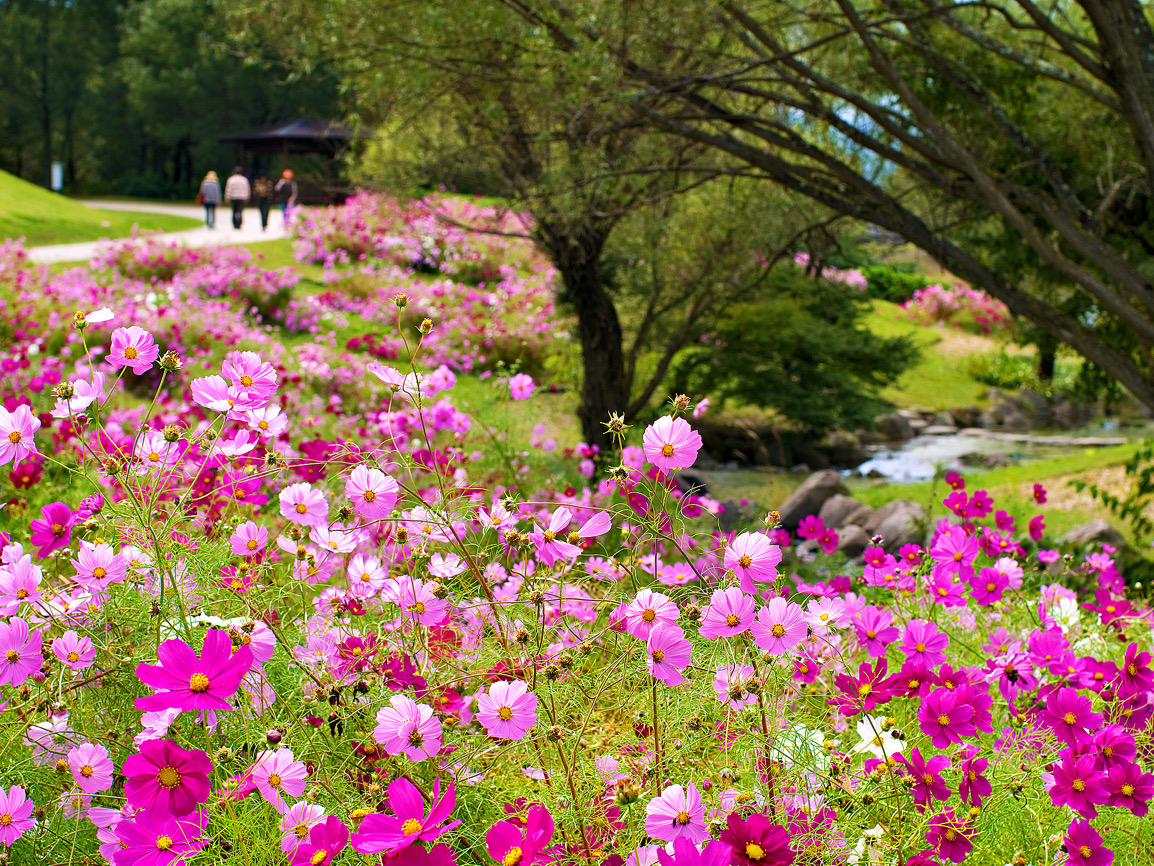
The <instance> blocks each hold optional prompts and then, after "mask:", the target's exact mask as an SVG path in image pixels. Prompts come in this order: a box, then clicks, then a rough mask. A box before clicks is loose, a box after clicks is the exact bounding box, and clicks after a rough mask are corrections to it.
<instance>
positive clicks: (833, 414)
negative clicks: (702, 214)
mask: <svg viewBox="0 0 1154 866" xmlns="http://www.w3.org/2000/svg"><path fill="white" fill-rule="evenodd" d="M869 309H870V307H869V305H868V303H867V302H865V301H864V300H863V299H861V298H860V297H859V296H856V295H854V294H853V293H851V292H847V291H846V290H845V289H844V288H842V287H840V286H832V285H830V284H828V283H826V282H824V281H822V280H814V279H812V278H810V277H806V276H805V275H803V274H802V273H801V272H800V271H799V270H798V269H797V268H795V267H794V266H792V265H785V266H781V267H778V268H775V269H774V270H773V271H772V273H771V274H770V276H769V280H768V281H767V284H766V285H765V287H764V288H763V290H762V292H761V293H760V296H759V297H758V298H757V299H756V300H751V301H748V302H744V303H740V304H735V305H734V306H732V307H731V308H729V309H728V310H726V311H725V313H724V314H723V315H722V316H721V318H720V320H719V321H718V323H717V325H716V327H715V328H714V329H713V330H712V331H711V332H710V333H708V334H703V335H702V336H701V340H700V342H699V343H698V344H697V345H695V346H693V347H692V348H689V349H686V350H685V351H684V352H683V353H682V355H681V356H680V357H679V358H678V359H677V361H676V363H675V365H674V371H673V375H672V380H673V382H674V384H675V387H676V389H677V390H679V391H685V392H686V393H690V394H709V395H710V396H711V397H714V398H717V399H719V400H721V401H722V402H725V401H734V402H738V403H742V404H746V405H753V406H761V407H764V408H769V409H773V410H775V411H777V412H779V413H780V414H781V415H782V416H783V417H784V418H786V419H788V420H789V421H790V423H791V424H792V425H794V426H796V427H798V428H799V429H802V430H808V431H813V432H815V433H817V432H821V431H825V430H829V429H831V428H834V427H841V428H844V429H854V428H858V427H864V426H868V425H869V424H870V423H871V422H872V419H873V418H874V417H875V416H876V415H877V414H878V413H879V412H882V411H885V410H886V409H887V408H889V406H890V404H889V403H887V402H886V400H884V399H883V398H882V397H881V395H880V393H879V392H880V390H881V389H882V388H884V387H885V386H886V385H888V384H891V383H892V382H894V381H895V380H896V379H897V378H898V376H900V375H901V373H902V372H903V371H904V370H905V369H907V368H908V367H909V366H910V365H911V364H913V363H914V361H915V360H916V358H917V349H916V347H915V346H914V343H913V342H912V341H911V340H910V339H908V338H905V337H888V338H887V337H879V336H877V335H875V334H874V333H872V332H871V331H870V330H869V329H868V328H866V327H865V324H864V319H865V317H866V315H867V314H868V312H869Z"/></svg>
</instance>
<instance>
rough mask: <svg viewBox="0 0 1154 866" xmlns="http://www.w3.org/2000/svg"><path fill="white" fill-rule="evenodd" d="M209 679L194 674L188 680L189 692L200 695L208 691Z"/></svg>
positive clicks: (202, 675)
mask: <svg viewBox="0 0 1154 866" xmlns="http://www.w3.org/2000/svg"><path fill="white" fill-rule="evenodd" d="M208 685H209V683H208V677H206V676H205V675H204V674H193V675H192V676H191V677H189V678H188V690H189V691H191V692H196V693H197V694H200V693H201V692H207V691H208Z"/></svg>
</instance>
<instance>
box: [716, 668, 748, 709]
mask: <svg viewBox="0 0 1154 866" xmlns="http://www.w3.org/2000/svg"><path fill="white" fill-rule="evenodd" d="M752 681H753V668H752V667H750V666H749V665H726V666H725V667H720V668H718V669H717V676H715V677H714V678H713V693H714V694H715V695H717V699H718V700H719V701H721V703H723V704H724V705H725V706H727V707H729V708H730V709H732V710H740V709H743V708H745V707H748V706H750V705H752V704H756V703H757V695H755V694H754V693H753V692H751V691H750V690H749V689H748V688H747V686H748V684H749V683H751V682H752Z"/></svg>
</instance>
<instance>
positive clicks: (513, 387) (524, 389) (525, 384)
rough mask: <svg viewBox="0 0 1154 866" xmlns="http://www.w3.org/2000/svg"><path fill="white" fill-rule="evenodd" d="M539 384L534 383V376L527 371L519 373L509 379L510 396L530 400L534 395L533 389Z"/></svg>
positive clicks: (515, 398)
mask: <svg viewBox="0 0 1154 866" xmlns="http://www.w3.org/2000/svg"><path fill="white" fill-rule="evenodd" d="M536 387H537V386H536V385H535V384H534V383H533V377H532V376H529V375H528V374H526V373H518V374H517V375H516V376H514V377H513V378H512V379H510V380H509V396H510V397H512V398H513V399H514V400H528V399H529V398H530V397H532V396H533V390H534V389H535V388H536Z"/></svg>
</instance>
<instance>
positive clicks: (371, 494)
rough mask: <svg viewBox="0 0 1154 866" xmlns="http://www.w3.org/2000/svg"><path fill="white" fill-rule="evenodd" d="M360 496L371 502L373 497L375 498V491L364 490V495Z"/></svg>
mask: <svg viewBox="0 0 1154 866" xmlns="http://www.w3.org/2000/svg"><path fill="white" fill-rule="evenodd" d="M361 498H362V499H364V500H365V502H372V501H373V500H374V499H376V498H377V494H376V491H373V490H366V491H365V492H364V495H363V496H362V497H361Z"/></svg>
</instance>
